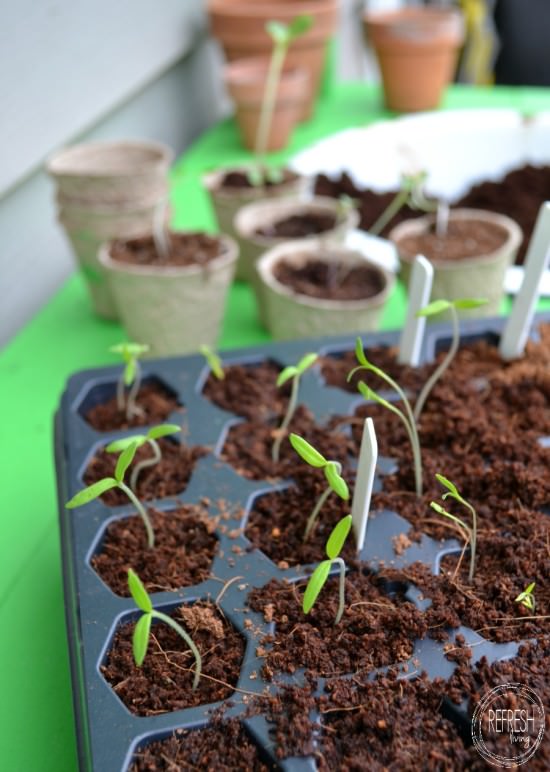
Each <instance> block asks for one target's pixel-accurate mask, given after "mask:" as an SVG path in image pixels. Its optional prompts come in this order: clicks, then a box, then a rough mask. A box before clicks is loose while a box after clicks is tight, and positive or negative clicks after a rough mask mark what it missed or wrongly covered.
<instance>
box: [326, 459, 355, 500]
mask: <svg viewBox="0 0 550 772" xmlns="http://www.w3.org/2000/svg"><path fill="white" fill-rule="evenodd" d="M325 477H326V478H327V482H328V484H329V485H330V487H331V488H332V490H333V491H334V493H336V495H337V496H340V498H341V499H344V501H347V500H348V499H349V489H348V486H347V483H346V481H345V480H344V478H343V477H342V476H341V475H340V473H339V472H338V466H337V465H336V463H335V462H334V461H329V462H328V464H327V465H326V466H325Z"/></svg>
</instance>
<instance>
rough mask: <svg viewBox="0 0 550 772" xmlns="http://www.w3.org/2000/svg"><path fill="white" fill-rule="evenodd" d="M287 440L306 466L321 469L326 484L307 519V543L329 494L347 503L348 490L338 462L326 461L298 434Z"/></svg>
mask: <svg viewBox="0 0 550 772" xmlns="http://www.w3.org/2000/svg"><path fill="white" fill-rule="evenodd" d="M289 439H290V444H291V445H292V447H293V448H294V450H295V451H296V453H297V454H298V455H299V456H300V458H302V459H303V460H304V461H305V462H306V464H309V465H310V466H313V467H316V468H317V469H322V470H323V471H324V473H325V477H326V478H327V482H328V486H327V488H326V490H324V491H323V493H321V495H320V496H319V498H318V499H317V503H316V504H315V506H314V507H313V511H312V513H311V515H310V516H309V518H308V521H307V524H306V530H305V533H304V541H307V540H308V538H309V536H310V534H311V532H312V531H313V527H314V525H315V522H316V520H317V516H318V514H319V512H320V511H321V509H322V507H323V506H324V504H325V501H326V500H327V499H328V497H329V496H330V494H331V493H332V492H334V493H336V495H337V496H340V498H341V499H343V500H344V501H347V500H348V499H349V490H348V486H347V483H346V481H345V480H344V478H343V477H342V476H341V472H342V465H341V464H340V463H339V462H338V461H328V460H327V459H326V458H325V457H324V456H323V455H322V454H321V453H319V451H318V450H316V449H315V448H314V447H313V445H310V444H309V442H307V440H304V438H303V437H300V436H299V435H298V434H291V435H290V437H289Z"/></svg>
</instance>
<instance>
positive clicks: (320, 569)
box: [302, 515, 351, 625]
mask: <svg viewBox="0 0 550 772" xmlns="http://www.w3.org/2000/svg"><path fill="white" fill-rule="evenodd" d="M350 528H351V515H347V516H346V517H344V518H342V520H340V522H339V523H337V524H336V525H335V526H334V528H333V530H332V533H331V534H330V536H329V537H328V541H327V544H326V547H325V550H326V553H327V556H328V560H323V562H322V563H319V565H318V566H317V568H316V569H315V571H314V572H313V573H312V574H311V576H310V577H309V582H308V583H307V587H306V591H305V592H304V599H303V603H302V609H303V612H304V614H309V612H310V611H311V609H312V608H313V606H314V604H315V602H316V600H317V598H318V596H319V593H320V592H321V590H322V589H323V587H324V586H325V583H326V581H327V579H328V575H329V573H330V569H331V568H332V564H333V563H337V564H338V567H339V569H340V582H339V587H338V592H339V601H338V611H337V613H336V619H335V620H334V624H335V625H337V624H338V622H339V621H340V620H341V619H342V614H343V613H344V605H345V602H346V596H345V593H346V564H345V563H344V561H343V560H342V558H341V557H340V552H341V551H342V548H343V546H344V542H345V541H346V539H347V536H348V533H349V531H350Z"/></svg>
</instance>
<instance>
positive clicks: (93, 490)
mask: <svg viewBox="0 0 550 772" xmlns="http://www.w3.org/2000/svg"><path fill="white" fill-rule="evenodd" d="M137 447H138V446H137V443H136V442H132V443H131V444H130V445H128V447H126V448H125V449H124V450H123V451H122V453H121V454H120V456H119V457H118V459H117V462H116V467H115V472H114V477H104V478H103V479H102V480H98V481H97V482H95V483H93V484H92V485H88V487H87V488H83V489H82V490H81V491H79V492H78V493H77V494H75V495H74V496H73V497H72V499H71V500H70V501H68V502H67V503H66V504H65V506H66V507H67V509H75V507H81V506H83V505H84V504H88V502H90V501H93V500H94V499H97V498H98V497H99V496H101V494H102V493H106V492H107V491H109V490H111V488H118V489H119V490H121V491H122V492H123V493H125V494H126V496H128V498H129V499H130V501H131V502H132V504H133V505H134V506H135V508H136V509H137V511H138V513H139V515H140V517H141V519H142V520H143V525H144V526H145V530H146V531H147V544H148V546H149V549H153V547H154V546H155V534H154V532H153V526H152V525H151V520H150V519H149V515H148V514H147V510H146V509H145V507H144V506H143V504H142V503H141V501H140V500H139V499H138V497H137V496H136V494H135V493H134V492H133V490H132V489H131V488H129V487H128V486H127V485H126V483H125V482H124V475H125V474H126V470H127V469H128V467H129V466H130V464H131V463H132V461H133V460H134V456H135V455H136V450H137Z"/></svg>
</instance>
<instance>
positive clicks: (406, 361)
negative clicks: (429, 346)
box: [397, 255, 434, 367]
mask: <svg viewBox="0 0 550 772" xmlns="http://www.w3.org/2000/svg"><path fill="white" fill-rule="evenodd" d="M433 278H434V269H433V265H432V264H431V263H430V262H429V261H428V260H427V259H426V258H425V257H424V255H417V256H416V257H415V259H414V263H413V267H412V273H411V281H410V284H409V304H408V306H407V318H406V319H405V325H404V327H403V332H402V333H401V338H400V340H399V353H398V356H397V361H398V362H399V363H400V364H402V365H410V367H418V363H419V361H420V350H421V348H422V339H423V337H424V329H425V327H426V317H425V316H422V317H417V316H416V314H417V313H418V311H420V309H422V308H424V306H427V305H428V303H429V302H430V294H431V291H432V282H433Z"/></svg>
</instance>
